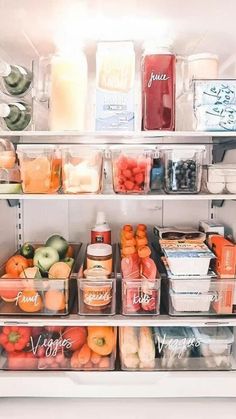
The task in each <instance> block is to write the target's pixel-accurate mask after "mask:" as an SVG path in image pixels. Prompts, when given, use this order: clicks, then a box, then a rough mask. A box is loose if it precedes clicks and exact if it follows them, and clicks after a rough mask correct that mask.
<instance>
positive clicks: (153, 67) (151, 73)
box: [141, 46, 176, 131]
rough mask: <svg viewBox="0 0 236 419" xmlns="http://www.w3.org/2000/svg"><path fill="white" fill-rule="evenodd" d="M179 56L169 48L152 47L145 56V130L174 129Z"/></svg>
mask: <svg viewBox="0 0 236 419" xmlns="http://www.w3.org/2000/svg"><path fill="white" fill-rule="evenodd" d="M175 66H176V57H175V55H174V54H172V53H171V52H170V51H169V50H168V49H167V48H158V47H153V46H152V47H151V48H150V47H149V48H146V49H145V50H144V54H143V58H142V69H141V72H142V129H143V130H145V131H146V130H169V131H173V130H174V129H175Z"/></svg>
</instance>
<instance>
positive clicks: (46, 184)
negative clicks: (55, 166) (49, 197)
mask: <svg viewBox="0 0 236 419" xmlns="http://www.w3.org/2000/svg"><path fill="white" fill-rule="evenodd" d="M21 177H22V182H23V190H24V192H26V193H49V191H50V184H51V162H50V160H49V159H48V158H47V157H36V158H35V159H30V160H23V159H22V161H21Z"/></svg>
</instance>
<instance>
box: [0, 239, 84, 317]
mask: <svg viewBox="0 0 236 419" xmlns="http://www.w3.org/2000/svg"><path fill="white" fill-rule="evenodd" d="M72 246H73V250H74V258H75V263H74V266H73V267H72V269H71V273H70V277H69V278H60V279H49V278H38V279H37V278H34V279H30V278H28V277H27V275H28V273H26V271H25V278H9V275H7V276H6V277H4V274H5V264H4V265H3V266H2V267H1V268H0V276H1V278H0V315H7V316H24V315H30V316H55V315H58V316H62V315H67V314H69V313H70V312H71V311H72V310H73V306H74V302H75V298H76V279H75V278H76V276H75V272H76V271H77V270H78V266H77V265H78V255H79V251H80V247H81V244H76V245H75V244H73V245H72ZM35 247H40V245H35ZM28 269H31V270H34V269H36V268H33V267H32V268H28ZM33 274H34V275H35V273H33ZM36 275H37V274H36Z"/></svg>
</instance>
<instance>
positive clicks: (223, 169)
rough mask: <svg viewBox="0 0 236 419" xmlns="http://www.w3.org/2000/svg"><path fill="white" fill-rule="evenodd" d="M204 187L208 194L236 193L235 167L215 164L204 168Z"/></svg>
mask: <svg viewBox="0 0 236 419" xmlns="http://www.w3.org/2000/svg"><path fill="white" fill-rule="evenodd" d="M204 175H205V176H204V185H205V188H206V190H207V191H208V192H210V193H213V194H218V193H232V194H235V193H236V165H235V164H225V163H217V164H211V165H208V166H206V168H205V174H204Z"/></svg>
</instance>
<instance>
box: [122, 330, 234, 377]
mask: <svg viewBox="0 0 236 419" xmlns="http://www.w3.org/2000/svg"><path fill="white" fill-rule="evenodd" d="M119 343H120V358H121V368H122V369H123V370H132V371H134V370H136V371H141V370H142V371H143V370H147V371H156V370H171V371H172V370H231V369H235V360H234V357H233V344H234V333H233V328H230V327H227V326H224V327H199V328H197V327H195V328H191V327H154V328H152V327H146V326H143V327H121V328H120V339H119Z"/></svg>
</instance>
